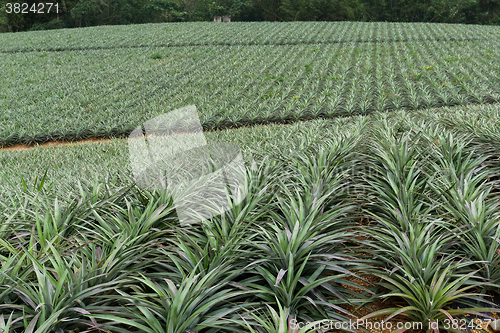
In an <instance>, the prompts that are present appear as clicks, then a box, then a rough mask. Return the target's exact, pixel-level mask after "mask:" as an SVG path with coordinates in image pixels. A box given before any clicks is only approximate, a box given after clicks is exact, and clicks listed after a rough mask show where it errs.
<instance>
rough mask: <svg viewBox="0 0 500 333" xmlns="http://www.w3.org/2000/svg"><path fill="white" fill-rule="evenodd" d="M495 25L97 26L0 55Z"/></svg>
mask: <svg viewBox="0 0 500 333" xmlns="http://www.w3.org/2000/svg"><path fill="white" fill-rule="evenodd" d="M497 35H498V32H497V29H496V28H495V27H485V26H470V25H451V24H450V25H447V24H429V23H384V22H377V23H363V22H283V23H276V22H234V23H231V24H213V23H209V22H193V23H169V24H144V25H131V26H101V27H90V28H85V29H62V30H54V31H40V32H36V31H35V32H22V33H16V34H15V35H14V34H12V35H9V34H2V36H1V37H2V43H1V45H0V52H32V51H69V50H85V49H113V48H134V47H153V46H155V47H160V46H195V45H268V44H271V45H296V44H320V43H327V44H328V43H350V42H359V43H364V42H398V41H400V42H412V41H413V42H415V41H420V42H422V41H451V40H456V41H462V40H463V41H479V42H485V41H488V40H490V39H492V38H494V39H496V38H497V37H496V36H497Z"/></svg>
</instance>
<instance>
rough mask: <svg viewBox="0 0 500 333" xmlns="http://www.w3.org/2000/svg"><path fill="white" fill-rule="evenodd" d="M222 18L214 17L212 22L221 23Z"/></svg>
mask: <svg viewBox="0 0 500 333" xmlns="http://www.w3.org/2000/svg"><path fill="white" fill-rule="evenodd" d="M221 20H222V17H220V16H214V22H222V21H221Z"/></svg>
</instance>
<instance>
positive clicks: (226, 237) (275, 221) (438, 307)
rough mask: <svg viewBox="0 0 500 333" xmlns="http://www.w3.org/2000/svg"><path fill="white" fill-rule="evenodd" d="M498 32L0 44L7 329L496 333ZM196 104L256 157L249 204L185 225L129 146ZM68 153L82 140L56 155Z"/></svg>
mask: <svg viewBox="0 0 500 333" xmlns="http://www.w3.org/2000/svg"><path fill="white" fill-rule="evenodd" d="M499 32H500V30H499V28H498V27H494V26H473V25H470V26H466V25H451V24H427V23H425V24H424V23H411V24H410V23H363V22H358V23H354V22H291V23H269V22H259V23H244V22H232V23H231V24H213V23H168V24H148V25H135V26H107V27H93V28H84V29H64V30H54V31H43V32H23V33H16V34H2V35H0V40H1V41H2V43H0V44H1V45H0V53H1V54H2V55H1V57H2V58H1V59H2V61H0V78H1V80H0V147H1V149H0V165H1V166H2V167H1V172H0V263H1V265H0V332H4V333H7V332H16V333H17V332H27V333H42V332H43V333H45V332H56V333H60V332H64V333H66V332H72V333H76V332H119V333H125V332H146V333H160V332H165V333H166V332H168V333H176V332H179V333H180V332H200V333H202V332H207V333H208V332H261V333H273V332H276V333H292V332H293V333H299V332H300V333H305V332H327V331H328V332H373V333H375V332H384V333H387V332H391V333H392V332H394V333H395V332H398V333H399V332H407V333H416V332H433V333H434V332H480V331H483V332H484V331H486V330H485V329H486V326H487V325H488V324H489V323H493V322H494V321H495V320H496V319H498V314H497V313H499V312H500V289H499V288H500V209H499V206H500V106H499V105H500V104H499V102H500V58H499V57H498V54H499V52H498V51H499V48H500V37H499V36H500V33H499ZM186 105H196V108H197V110H198V112H199V121H200V124H201V125H202V127H203V130H204V135H205V138H206V140H207V142H209V143H222V142H225V143H231V144H234V145H237V146H238V147H239V148H240V149H241V152H242V156H243V160H244V162H245V168H244V169H243V170H242V171H241V172H242V174H241V176H242V179H243V182H242V184H241V185H242V187H243V189H244V191H243V193H245V195H244V196H241V195H240V194H241V193H235V192H232V191H229V192H227V193H228V195H227V196H226V197H224V200H225V202H226V203H227V206H228V207H229V209H227V210H225V211H224V212H222V213H220V214H217V215H214V216H212V217H211V218H207V219H203V220H201V221H200V222H199V223H195V224H191V225H182V224H181V223H179V216H178V213H177V212H176V204H175V202H174V198H173V194H172V193H171V192H170V191H169V190H168V189H145V188H141V187H140V186H138V185H137V183H136V179H135V177H134V175H133V173H132V168H131V165H130V161H129V146H128V145H127V140H124V138H127V136H129V135H130V133H131V132H132V131H133V129H134V128H137V126H141V124H143V123H144V122H146V121H148V119H152V118H154V117H157V116H159V115H162V114H165V113H168V112H169V111H172V110H175V109H179V108H182V107H184V106H186ZM143 128H144V127H143ZM143 131H144V129H143ZM85 139H92V140H89V141H82V140H85ZM96 139H102V140H96ZM57 141H64V142H72V141H73V142H74V144H70V145H55V146H52V147H44V146H43V144H44V143H47V142H57ZM490 326H493V329H494V328H495V325H490ZM488 330H490V331H491V330H492V328H491V327H489V328H488Z"/></svg>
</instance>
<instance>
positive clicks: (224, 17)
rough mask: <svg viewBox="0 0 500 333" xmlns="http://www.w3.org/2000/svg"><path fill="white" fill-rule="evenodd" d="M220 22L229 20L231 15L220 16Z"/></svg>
mask: <svg viewBox="0 0 500 333" xmlns="http://www.w3.org/2000/svg"><path fill="white" fill-rule="evenodd" d="M222 22H231V16H222Z"/></svg>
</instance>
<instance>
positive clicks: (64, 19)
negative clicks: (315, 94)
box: [0, 0, 500, 32]
mask: <svg viewBox="0 0 500 333" xmlns="http://www.w3.org/2000/svg"><path fill="white" fill-rule="evenodd" d="M13 1H14V0H0V8H1V11H0V32H16V31H26V30H43V29H57V28H74V27H86V26H95V25H109V24H134V23H159V22H187V21H208V20H211V19H212V18H213V16H216V15H229V16H231V19H232V21H388V22H436V23H437V22H440V23H467V24H500V0H60V2H57V5H56V3H55V2H54V4H53V5H52V6H51V5H48V4H47V5H45V6H43V5H41V4H40V3H41V2H40V1H39V0H37V1H33V0H23V1H24V2H17V4H16V3H14V2H13ZM16 1H19V0H16ZM48 1H53V0H48ZM44 4H45V3H44ZM49 8H50V11H49ZM23 12H24V13H23Z"/></svg>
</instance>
